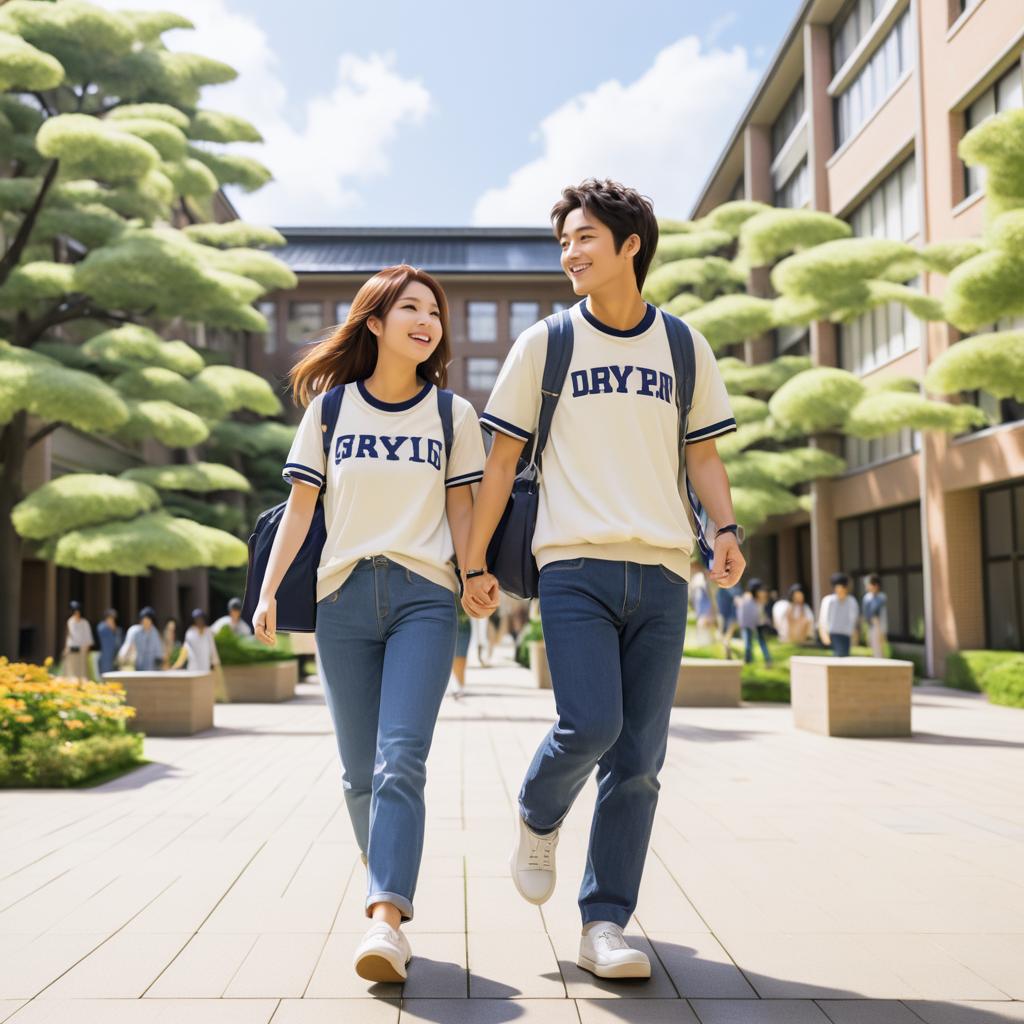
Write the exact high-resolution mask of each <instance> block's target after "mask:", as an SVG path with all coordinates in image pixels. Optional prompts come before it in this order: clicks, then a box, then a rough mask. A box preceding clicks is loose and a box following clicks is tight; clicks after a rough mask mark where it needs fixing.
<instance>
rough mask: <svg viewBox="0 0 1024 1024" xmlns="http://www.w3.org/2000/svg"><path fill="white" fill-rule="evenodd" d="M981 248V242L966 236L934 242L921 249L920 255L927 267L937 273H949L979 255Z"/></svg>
mask: <svg viewBox="0 0 1024 1024" xmlns="http://www.w3.org/2000/svg"><path fill="white" fill-rule="evenodd" d="M981 250H982V246H981V243H980V242H977V241H975V240H974V239H970V238H965V239H957V240H955V241H952V242H932V243H931V244H930V245H926V246H924V248H922V249H921V252H920V256H921V262H922V263H923V264H924V266H925V268H926V269H928V270H931V271H933V272H935V273H937V274H948V273H950V272H951V271H952V270H953V268H954V267H958V266H960V264H961V263H963V262H965V261H966V260H969V259H971V258H972V257H973V256H977V255H978V253H980V252H981Z"/></svg>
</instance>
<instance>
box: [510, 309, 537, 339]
mask: <svg viewBox="0 0 1024 1024" xmlns="http://www.w3.org/2000/svg"><path fill="white" fill-rule="evenodd" d="M539 319H540V303H539V302H511V303H509V315H508V333H509V337H511V338H513V339H515V338H518V337H519V335H520V334H522V333H523V331H525V330H526V329H527V328H528V327H532V326H533V325H534V324H535V323H536V322H537V321H538V320H539Z"/></svg>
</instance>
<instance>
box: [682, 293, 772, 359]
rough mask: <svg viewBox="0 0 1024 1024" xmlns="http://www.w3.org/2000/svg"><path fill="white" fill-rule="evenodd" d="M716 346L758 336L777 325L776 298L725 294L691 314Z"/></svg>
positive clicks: (689, 321)
mask: <svg viewBox="0 0 1024 1024" xmlns="http://www.w3.org/2000/svg"><path fill="white" fill-rule="evenodd" d="M687 322H688V323H689V324H690V326H691V327H695V328H696V329H697V330H698V331H700V332H701V333H702V334H703V335H704V337H705V338H707V340H708V344H709V345H710V346H711V347H712V348H713V349H716V350H717V349H719V348H723V347H724V346H726V345H731V344H733V343H735V342H737V341H744V340H745V339H747V338H754V337H756V336H757V335H759V334H763V333H764V332H765V331H767V330H770V329H771V328H772V327H774V326H775V321H774V314H773V307H772V302H771V300H769V299H759V298H757V297H756V296H754V295H721V296H719V297H718V298H717V299H712V300H711V301H710V302H709V303H707V304H706V305H704V306H701V307H700V309H695V310H694V311H693V312H692V313H691V314H690V315H689V317H688V318H687Z"/></svg>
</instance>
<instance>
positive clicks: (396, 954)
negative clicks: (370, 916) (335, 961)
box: [353, 921, 412, 982]
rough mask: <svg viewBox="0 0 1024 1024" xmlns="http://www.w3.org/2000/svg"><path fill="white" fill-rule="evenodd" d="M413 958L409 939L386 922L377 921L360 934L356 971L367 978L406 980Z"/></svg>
mask: <svg viewBox="0 0 1024 1024" xmlns="http://www.w3.org/2000/svg"><path fill="white" fill-rule="evenodd" d="M411 959H412V949H411V948H410V947H409V940H408V939H407V938H406V937H405V934H404V933H403V932H401V931H395V929H394V928H392V927H391V925H389V924H388V923H387V922H386V921H377V922H375V923H374V924H373V925H372V926H371V927H370V930H369V931H368V932H367V933H366V934H365V935H364V936H363V941H362V942H360V943H359V946H358V948H357V949H356V952H355V957H354V960H353V962H354V964H355V968H356V974H358V975H359V977H360V978H365V979H366V980H367V981H397V982H402V981H405V978H406V970H405V968H406V965H407V964H408V963H409V961H410V960H411Z"/></svg>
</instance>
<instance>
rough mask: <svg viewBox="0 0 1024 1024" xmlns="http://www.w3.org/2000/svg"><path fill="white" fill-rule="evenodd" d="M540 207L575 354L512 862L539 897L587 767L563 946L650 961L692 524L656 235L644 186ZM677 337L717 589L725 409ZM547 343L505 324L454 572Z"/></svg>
mask: <svg viewBox="0 0 1024 1024" xmlns="http://www.w3.org/2000/svg"><path fill="white" fill-rule="evenodd" d="M551 219H552V223H553V226H554V231H555V237H556V238H557V239H559V240H560V243H561V247H562V268H563V270H564V271H565V273H566V274H567V275H568V277H569V279H570V280H571V281H572V283H573V289H574V290H575V292H576V294H577V295H581V296H584V300H583V301H582V302H580V303H579V304H578V305H576V306H575V307H574V308H573V309H572V310H571V316H572V325H573V333H574V343H573V353H572V361H571V363H570V366H569V371H568V373H567V374H566V378H565V383H564V385H563V387H562V391H561V398H560V399H559V402H558V406H557V409H556V410H555V415H554V419H553V422H552V426H551V434H550V437H549V439H548V443H547V447H546V449H545V450H544V453H543V459H542V464H543V473H542V483H541V489H540V501H539V509H538V519H537V527H536V533H535V536H534V542H533V551H534V554H535V555H536V558H537V562H538V565H539V566H540V567H541V576H540V604H541V617H542V620H543V624H544V639H545V642H546V644H547V656H548V661H549V664H550V667H551V675H552V684H553V688H554V696H555V704H556V707H557V712H558V719H557V721H556V723H555V725H554V727H553V728H552V730H551V732H550V733H549V734H548V736H547V738H546V739H545V740H544V742H543V743H542V744H541V746H540V748H539V749H538V751H537V753H536V755H535V756H534V759H533V762H532V764H531V765H530V768H529V770H528V771H527V774H526V779H525V781H524V783H523V787H522V790H521V792H520V794H519V808H518V814H517V823H516V846H515V849H514V851H513V856H512V875H513V880H514V882H515V884H516V887H517V888H518V890H519V892H520V894H521V895H522V896H523V897H525V898H526V899H527V900H529V901H530V902H532V903H537V904H540V903H544V902H545V901H546V900H547V899H548V898H549V897H550V895H551V893H552V891H553V889H554V884H555V847H556V845H557V843H558V829H559V827H560V826H561V824H562V821H563V819H564V818H565V816H566V814H567V813H568V811H569V808H570V807H571V806H572V803H573V801H574V799H575V798H576V796H577V795H578V793H579V791H580V789H581V788H582V787H583V785H584V783H585V782H586V780H587V779H588V778H589V776H590V774H591V772H592V771H593V770H594V767H595V766H596V767H597V769H598V778H597V784H598V796H597V805H596V807H595V810H594V817H593V822H592V827H591V834H590V848H589V855H588V857H587V868H586V873H585V875H584V878H583V885H582V888H581V890H580V897H579V903H580V911H581V914H582V918H583V937H582V940H581V943H580V958H579V961H578V962H579V964H580V966H582V967H584V968H585V969H587V970H589V971H591V972H593V973H594V974H597V975H598V976H600V977H605V978H625V977H631V978H636V977H649V976H650V964H649V962H648V960H647V957H646V955H645V954H644V953H643V952H642V951H640V950H634V949H631V948H630V947H629V946H628V945H627V944H626V942H625V940H624V939H623V936H622V929H623V927H624V926H625V925H626V923H627V922H628V921H629V919H630V917H631V916H632V914H633V910H634V908H635V906H636V900H637V893H638V890H639V887H640V877H641V875H642V873H643V866H644V859H645V857H646V855H647V846H648V842H649V840H650V832H651V824H652V822H653V819H654V810H655V805H656V804H657V799H658V773H659V771H660V769H661V766H662V762H663V761H664V757H665V748H666V743H667V738H668V725H669V713H670V711H671V708H672V701H673V697H674V695H675V687H676V678H677V676H678V673H679V661H680V657H681V654H682V648H683V632H684V630H685V628H686V589H687V588H686V577H687V575H688V574H689V566H690V558H691V551H692V550H693V548H694V538H693V536H692V533H691V529H690V525H689V521H688V518H687V512H686V502H685V498H684V497H682V496H681V490H680V481H679V413H678V409H677V406H676V401H675V392H676V389H677V388H678V387H679V386H680V382H679V381H676V380H675V374H674V372H673V363H672V356H671V350H670V348H669V343H668V337H667V334H666V330H665V326H664V321H663V320H662V317H661V314H660V313H659V311H658V310H657V309H656V308H655V307H654V306H651V305H649V304H648V303H646V302H644V300H643V299H642V298H641V295H640V289H641V288H642V286H643V283H644V278H645V276H646V274H647V270H648V267H649V266H650V263H651V258H652V256H653V255H654V249H655V246H656V245H657V240H658V225H657V221H656V220H655V217H654V212H653V209H652V208H651V204H650V202H649V200H647V199H645V198H643V197H641V196H640V195H639V194H638V193H637V192H636V191H634V190H633V189H630V188H625V187H623V186H622V185H619V184H617V183H616V182H613V181H595V180H588V181H585V182H583V183H582V184H581V185H580V186H579V187H578V188H566V189H565V190H563V192H562V198H561V200H560V201H559V202H558V203H556V205H555V207H554V209H553V210H552V212H551ZM693 341H694V348H695V356H696V375H695V385H694V389H693V405H692V408H691V411H690V416H689V421H688V428H687V437H688V439H689V444H688V446H687V452H686V470H687V474H688V476H689V479H690V481H691V483H692V484H693V485H694V488H695V490H696V491H697V494H698V496H699V497H700V499H701V501H702V502H703V504H704V506H705V508H706V509H707V511H708V513H709V515H710V516H711V518H712V519H713V520H714V521H715V522H716V523H720V524H722V526H721V528H720V529H719V531H718V536H717V538H716V539H715V542H714V567H713V569H712V570H711V572H710V573H709V576H710V578H711V579H712V580H714V581H715V582H716V583H718V584H719V585H720V586H725V587H728V586H731V585H733V584H734V583H735V582H736V581H737V580H738V579H739V577H740V575H741V574H742V572H743V568H744V560H743V556H742V555H741V554H740V550H739V545H738V536H737V527H736V526H735V524H734V517H733V509H732V500H731V498H730V494H729V481H728V478H727V477H726V474H725V469H724V467H723V466H722V462H721V459H720V458H719V457H718V454H717V452H716V450H715V441H714V439H715V438H716V437H719V436H720V435H722V434H725V433H728V432H729V431H731V430H734V429H735V426H736V424H735V421H734V419H733V416H732V412H731V410H730V408H729V400H728V397H727V395H726V391H725V387H724V385H723V383H722V379H721V377H720V375H719V373H718V367H717V364H716V362H715V358H714V356H713V354H712V352H711V348H710V347H709V345H708V343H707V341H706V340H705V339H704V338H703V337H702V336H701V335H700V334H698V333H697V332H696V331H694V332H693ZM546 350H547V328H546V325H545V324H544V323H543V322H542V323H538V324H535V325H534V326H533V327H530V328H528V329H527V330H526V331H524V332H523V334H522V335H520V337H519V338H518V340H517V341H516V343H515V345H514V346H513V348H512V351H511V353H510V354H509V356H508V358H507V359H506V361H505V365H504V366H503V368H502V370H501V374H500V375H499V377H498V380H497V382H496V384H495V387H494V391H493V393H492V395H491V398H490V401H489V402H488V405H487V409H486V411H485V412H484V414H483V416H482V417H481V423H482V424H483V425H484V427H485V428H486V429H489V430H490V431H491V432H492V433H494V445H493V447H492V449H491V453H490V456H489V457H488V460H487V467H486V470H485V473H484V478H483V482H482V483H481V486H480V491H479V494H478V496H477V504H476V508H475V510H474V517H473V526H472V530H471V534H470V542H469V549H468V561H467V573H469V572H471V571H472V570H475V569H486V564H485V558H486V551H487V545H488V542H489V540H490V538H491V535H492V533H493V532H494V528H495V526H496V524H497V523H498V520H499V519H500V517H501V514H502V511H503V509H504V508H505V504H506V501H507V500H508V496H509V492H510V489H511V487H512V482H513V479H514V477H515V472H516V462H517V460H518V458H519V456H520V453H521V451H522V449H523V443H524V441H525V440H526V439H527V438H528V437H529V436H530V434H531V433H532V432H533V430H534V428H535V427H536V425H537V420H538V416H539V411H540V402H541V391H540V388H541V378H542V375H543V368H544V357H545V353H546ZM682 493H685V491H683V492H682ZM497 596H498V584H497V580H496V579H495V578H494V576H492V575H490V574H489V573H484V574H483V575H480V576H475V577H472V578H469V579H468V580H467V583H466V588H465V595H464V598H463V603H464V605H465V608H466V610H467V611H468V612H469V613H470V614H471V615H475V616H479V615H481V614H484V613H486V611H487V610H488V609H489V608H490V607H493V604H494V601H495V600H497Z"/></svg>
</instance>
